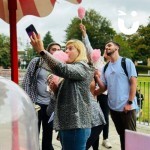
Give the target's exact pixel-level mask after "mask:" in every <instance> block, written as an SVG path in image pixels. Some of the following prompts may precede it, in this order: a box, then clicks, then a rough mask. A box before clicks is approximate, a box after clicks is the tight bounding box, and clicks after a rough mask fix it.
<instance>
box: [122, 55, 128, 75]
mask: <svg viewBox="0 0 150 150" xmlns="http://www.w3.org/2000/svg"><path fill="white" fill-rule="evenodd" d="M121 66H122V68H123V70H124V72H125V74H126V76H127V77H128V72H127V67H126V58H125V57H123V58H122V60H121Z"/></svg>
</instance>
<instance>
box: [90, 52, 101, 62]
mask: <svg viewBox="0 0 150 150" xmlns="http://www.w3.org/2000/svg"><path fill="white" fill-rule="evenodd" d="M100 57H101V51H100V49H94V50H93V51H92V53H91V61H92V62H93V63H95V62H97V61H98V60H99V59H100Z"/></svg>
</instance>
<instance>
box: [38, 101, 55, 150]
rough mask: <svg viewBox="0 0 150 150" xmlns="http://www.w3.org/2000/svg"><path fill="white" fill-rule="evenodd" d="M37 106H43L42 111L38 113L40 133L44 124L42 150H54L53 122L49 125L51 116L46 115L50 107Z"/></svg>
mask: <svg viewBox="0 0 150 150" xmlns="http://www.w3.org/2000/svg"><path fill="white" fill-rule="evenodd" d="M37 104H38V105H40V106H41V109H40V110H39V111H38V129H39V133H40V128H41V124H42V128H43V132H42V150H54V148H53V146H52V136H53V122H50V123H48V120H49V116H48V115H47V113H46V108H47V106H48V105H44V104H39V103H37Z"/></svg>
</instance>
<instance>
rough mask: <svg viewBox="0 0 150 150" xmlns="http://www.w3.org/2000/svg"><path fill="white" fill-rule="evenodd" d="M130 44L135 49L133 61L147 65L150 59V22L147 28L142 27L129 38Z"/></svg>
mask: <svg viewBox="0 0 150 150" xmlns="http://www.w3.org/2000/svg"><path fill="white" fill-rule="evenodd" d="M128 42H129V44H130V46H131V47H132V48H133V49H135V53H134V56H133V59H134V60H136V61H138V60H142V61H143V64H144V65H146V64H147V58H150V22H149V23H148V24H147V25H146V26H143V25H141V26H140V28H139V29H138V32H137V33H136V34H134V35H132V36H130V37H129V39H128Z"/></svg>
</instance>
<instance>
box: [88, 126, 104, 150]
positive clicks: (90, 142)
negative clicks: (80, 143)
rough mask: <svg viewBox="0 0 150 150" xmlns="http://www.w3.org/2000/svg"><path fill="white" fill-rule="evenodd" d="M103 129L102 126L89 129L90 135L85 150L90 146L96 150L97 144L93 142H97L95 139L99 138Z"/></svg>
mask: <svg viewBox="0 0 150 150" xmlns="http://www.w3.org/2000/svg"><path fill="white" fill-rule="evenodd" d="M103 127H104V125H99V126H96V127H92V128H91V134H90V137H89V138H88V140H87V143H86V150H88V149H89V148H90V147H91V146H92V147H93V150H98V147H97V143H95V141H97V139H98V138H99V135H100V133H101V132H102V130H103Z"/></svg>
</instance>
